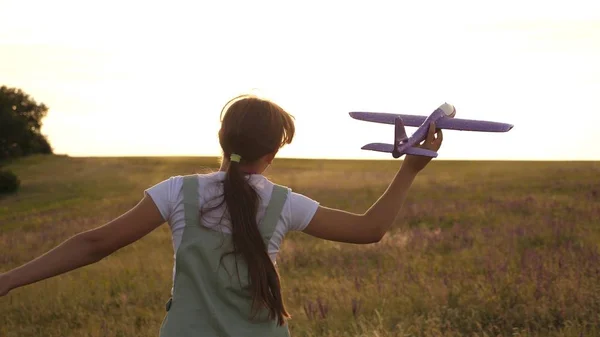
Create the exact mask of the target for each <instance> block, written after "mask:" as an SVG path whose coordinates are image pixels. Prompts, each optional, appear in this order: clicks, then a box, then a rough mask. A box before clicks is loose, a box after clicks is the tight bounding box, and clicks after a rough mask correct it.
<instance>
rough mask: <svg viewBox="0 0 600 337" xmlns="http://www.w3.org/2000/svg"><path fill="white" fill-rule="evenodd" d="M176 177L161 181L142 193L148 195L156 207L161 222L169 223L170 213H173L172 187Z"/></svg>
mask: <svg viewBox="0 0 600 337" xmlns="http://www.w3.org/2000/svg"><path fill="white" fill-rule="evenodd" d="M175 178H176V177H171V178H169V179H167V180H164V181H161V182H160V183H158V184H156V185H154V186H152V187H150V188H148V189H146V190H145V191H144V192H145V193H146V194H148V195H149V196H150V197H151V198H152V200H153V201H154V204H156V207H157V208H158V210H159V211H160V214H161V215H162V217H163V220H165V221H169V219H170V217H171V213H172V212H173V204H174V198H173V191H174V188H173V185H174V182H175Z"/></svg>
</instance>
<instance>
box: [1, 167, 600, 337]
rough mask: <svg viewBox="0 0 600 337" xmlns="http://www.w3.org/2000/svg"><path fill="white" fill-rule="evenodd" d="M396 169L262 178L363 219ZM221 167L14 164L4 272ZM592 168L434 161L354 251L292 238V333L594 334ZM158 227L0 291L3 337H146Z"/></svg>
mask: <svg viewBox="0 0 600 337" xmlns="http://www.w3.org/2000/svg"><path fill="white" fill-rule="evenodd" d="M399 165H400V162H399V161H343V160H340V161H321V160H291V159H290V160H288V159H278V160H276V161H275V165H274V166H273V167H272V168H271V169H270V171H269V172H268V174H267V175H268V176H269V177H270V178H271V179H272V180H274V181H276V182H278V183H280V184H284V185H287V186H290V187H291V188H293V189H294V190H295V191H296V192H299V193H303V194H306V195H308V196H309V197H311V198H313V199H316V200H318V201H320V202H321V204H323V205H325V206H330V207H337V208H342V209H345V210H348V211H354V212H364V211H365V210H366V209H368V207H370V206H371V204H372V203H373V202H374V201H375V200H376V199H377V198H378V197H379V195H380V194H381V193H382V192H383V191H384V190H385V188H386V187H387V184H388V183H389V181H390V179H391V178H392V177H393V175H394V174H395V172H396V169H397V168H398V167H399ZM217 166H218V160H217V159H216V158H193V157H189V158H69V157H61V156H34V157H29V158H25V159H22V160H19V161H16V162H13V163H11V164H10V165H9V166H8V168H9V169H11V170H13V171H15V172H16V173H17V174H18V175H19V177H20V179H21V181H22V187H21V189H20V191H19V192H18V193H17V194H14V195H10V196H3V197H0V249H1V253H0V271H5V270H8V269H11V268H13V267H16V266H18V265H20V264H22V263H25V262H27V261H29V260H31V259H33V258H35V257H37V256H39V255H40V254H42V253H44V252H46V251H47V250H49V249H51V248H52V247H54V246H56V245H57V244H59V243H61V242H62V241H64V240H66V239H67V238H68V237H70V236H72V235H74V234H76V233H78V232H80V231H83V230H87V229H91V228H94V227H96V226H99V225H102V224H104V223H105V222H107V221H110V220H111V219H113V218H114V217H116V216H118V215H120V214H121V213H123V212H125V211H127V210H128V209H129V208H130V207H132V206H133V205H135V204H136V203H137V202H138V201H139V200H140V199H141V197H142V196H143V190H144V189H146V188H148V187H150V186H152V185H153V184H155V183H158V182H160V181H161V180H163V179H166V178H168V177H170V176H173V175H184V174H189V173H195V172H208V171H210V170H215V169H217ZM598 177H600V164H599V163H596V162H454V161H447V162H444V161H434V162H432V163H431V164H430V166H429V167H427V168H426V169H425V171H424V172H422V173H421V174H420V175H419V177H418V178H417V180H416V181H415V183H414V184H413V186H412V188H411V191H410V194H409V197H408V199H407V202H406V204H405V207H404V210H403V212H402V214H401V216H400V217H398V219H397V222H396V223H395V225H394V227H393V228H392V230H391V231H390V232H389V233H388V234H387V235H386V236H385V238H384V239H383V240H382V241H381V242H380V243H377V244H372V245H352V244H342V243H335V242H328V241H323V240H318V239H315V238H312V237H310V236H307V235H305V234H302V233H293V234H291V235H289V236H288V237H286V240H285V242H284V243H283V246H282V251H281V254H280V257H279V260H278V264H279V267H280V272H281V275H282V283H283V287H284V297H285V299H286V304H287V306H288V309H289V311H291V313H292V316H293V318H292V320H291V321H290V330H291V332H292V335H293V336H380V337H383V336H580V335H581V336H596V335H600V315H599V314H598V313H599V312H600V244H599V243H600V228H599V226H598V225H599V222H600V179H598ZM170 240H171V238H170V232H169V230H168V226H166V225H165V226H161V227H160V228H159V229H157V230H156V231H154V232H153V233H151V234H150V235H148V236H146V237H145V238H143V239H142V240H140V241H138V242H136V243H134V244H133V245H131V246H129V247H126V248H124V249H122V250H120V251H118V252H117V253H115V254H113V255H112V256H109V257H108V258H106V259H104V260H102V261H101V262H99V263H97V264H94V265H91V266H87V267H85V268H82V269H79V270H76V271H73V272H71V273H67V274H65V275H61V276H59V277H56V278H53V279H49V280H45V281H42V282H39V283H36V284H33V285H30V286H27V287H24V288H20V289H17V290H14V291H13V292H11V293H10V294H9V295H8V296H7V297H3V298H0V336H2V337H17V336H18V337H26V336H49V337H58V336H61V337H63V336H90V337H91V336H103V337H105V336H153V335H154V336H155V335H157V334H158V329H159V326H160V323H161V321H162V318H163V317H164V302H165V301H166V300H167V298H168V295H169V291H170V287H171V283H170V278H171V271H172V262H173V261H172V253H173V252H172V246H171V241H170Z"/></svg>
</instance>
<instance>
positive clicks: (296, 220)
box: [289, 192, 319, 231]
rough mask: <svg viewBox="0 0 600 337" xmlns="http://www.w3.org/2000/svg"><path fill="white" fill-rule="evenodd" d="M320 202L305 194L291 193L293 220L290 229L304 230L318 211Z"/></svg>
mask: <svg viewBox="0 0 600 337" xmlns="http://www.w3.org/2000/svg"><path fill="white" fill-rule="evenodd" d="M318 208H319V203H318V202H317V201H315V200H313V199H311V198H309V197H307V196H305V195H302V194H299V193H296V192H291V193H290V211H291V221H290V228H289V230H292V231H303V230H304V229H305V228H306V226H308V223H309V222H310V220H312V218H313V216H314V215H315V213H316V212H317V209H318Z"/></svg>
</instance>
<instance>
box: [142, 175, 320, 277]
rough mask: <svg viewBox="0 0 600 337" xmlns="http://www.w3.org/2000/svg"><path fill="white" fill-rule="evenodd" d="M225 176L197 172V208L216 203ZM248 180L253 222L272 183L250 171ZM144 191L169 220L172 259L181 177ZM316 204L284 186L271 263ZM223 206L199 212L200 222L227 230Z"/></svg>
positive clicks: (179, 222)
mask: <svg viewBox="0 0 600 337" xmlns="http://www.w3.org/2000/svg"><path fill="white" fill-rule="evenodd" d="M224 178H225V172H222V171H218V172H214V173H209V174H198V196H199V205H198V207H199V209H201V210H202V209H203V208H206V209H208V208H212V207H214V206H216V205H218V204H219V203H220V202H221V201H222V200H223V199H222V195H223V188H222V187H223V185H222V184H221V183H220V182H221V181H223V179H224ZM249 183H250V185H251V186H252V187H254V190H255V191H256V193H257V194H258V195H259V197H260V198H259V200H260V204H259V208H258V211H257V215H256V221H257V223H260V221H261V220H262V218H263V216H264V214H265V211H266V208H267V205H268V204H269V201H270V200H271V193H272V192H273V183H272V182H271V181H269V180H268V179H267V178H266V177H265V176H263V175H260V174H253V175H251V176H250V178H249ZM146 193H147V194H148V195H149V196H150V197H151V198H152V200H153V201H154V203H155V204H156V206H157V207H158V209H159V211H160V214H162V217H163V219H164V220H165V221H166V222H168V223H169V226H170V227H171V233H172V238H173V250H174V252H175V253H174V254H173V259H175V258H176V253H177V249H178V248H179V244H180V243H181V236H182V235H183V228H184V227H185V216H184V210H183V176H174V177H171V178H169V179H167V180H164V181H162V182H160V183H158V184H156V185H154V186H152V187H151V188H149V189H147V190H146ZM318 207H319V203H318V202H316V201H314V200H312V199H310V198H308V197H306V196H304V195H302V194H298V193H295V192H292V191H291V190H290V189H288V197H287V200H286V202H285V204H284V206H283V210H282V212H281V215H280V216H279V221H278V222H277V225H276V226H275V231H274V233H273V236H272V237H271V240H270V241H269V244H268V246H267V251H268V253H269V256H270V257H271V260H273V262H274V263H275V259H276V257H277V253H278V252H279V246H280V244H281V242H282V240H283V237H284V236H285V234H286V233H287V232H289V231H302V230H304V229H305V228H306V226H307V225H308V223H309V222H310V220H311V219H312V217H313V216H314V215H315V212H316V211H317V208H318ZM224 211H225V208H224V206H221V207H219V208H217V209H215V210H214V211H210V212H203V213H202V218H201V223H202V225H204V226H206V227H208V228H212V229H215V230H221V231H223V232H226V233H231V230H230V222H229V220H228V216H227V215H224ZM175 266H176V264H175V263H174V264H173V279H175Z"/></svg>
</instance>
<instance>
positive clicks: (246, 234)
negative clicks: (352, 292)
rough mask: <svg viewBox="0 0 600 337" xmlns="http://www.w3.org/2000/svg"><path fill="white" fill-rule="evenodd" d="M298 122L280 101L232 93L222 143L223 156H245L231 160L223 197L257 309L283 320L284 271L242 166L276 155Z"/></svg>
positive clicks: (223, 120) (223, 119) (237, 253)
mask: <svg viewBox="0 0 600 337" xmlns="http://www.w3.org/2000/svg"><path fill="white" fill-rule="evenodd" d="M294 131H295V128H294V121H293V117H292V116H291V115H289V114H288V113H287V112H286V111H285V110H283V109H282V108H281V107H280V106H278V105H277V104H275V103H273V102H270V101H268V100H265V99H261V98H258V97H256V96H252V95H242V96H238V97H235V98H233V99H232V100H230V101H229V102H227V104H225V106H224V107H223V110H222V111H221V129H220V130H219V142H220V144H221V148H222V150H223V156H224V160H229V158H230V156H231V154H237V155H239V156H241V161H240V162H239V163H238V162H236V161H230V162H229V167H228V168H227V173H226V176H225V180H224V181H223V201H224V202H225V204H226V206H227V210H228V212H229V217H230V219H231V232H232V234H231V236H232V241H233V252H231V253H232V254H234V256H241V257H242V258H243V259H244V261H245V262H246V264H247V266H248V276H249V279H250V293H251V295H252V313H253V314H256V313H257V312H258V310H259V309H261V308H264V307H266V308H267V309H268V310H269V318H270V319H277V324H278V325H283V324H285V321H286V319H288V318H290V315H289V313H288V312H287V310H286V309H285V305H284V303H283V298H282V296H281V284H280V281H279V273H278V272H277V269H276V268H275V266H274V265H273V262H272V261H271V259H270V257H269V255H268V253H267V247H266V245H265V242H264V241H263V238H262V236H261V234H260V231H259V230H258V226H257V222H256V214H257V211H258V205H259V196H258V195H257V193H256V191H255V190H254V188H252V186H250V184H249V183H248V178H247V177H245V174H247V173H248V172H244V171H243V170H242V166H244V165H246V164H253V163H255V162H257V161H258V160H259V159H261V158H263V157H264V156H265V155H271V154H273V155H274V154H275V153H276V152H277V151H278V150H279V149H280V148H281V147H283V146H284V145H285V144H289V143H291V142H292V138H293V137H294Z"/></svg>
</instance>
